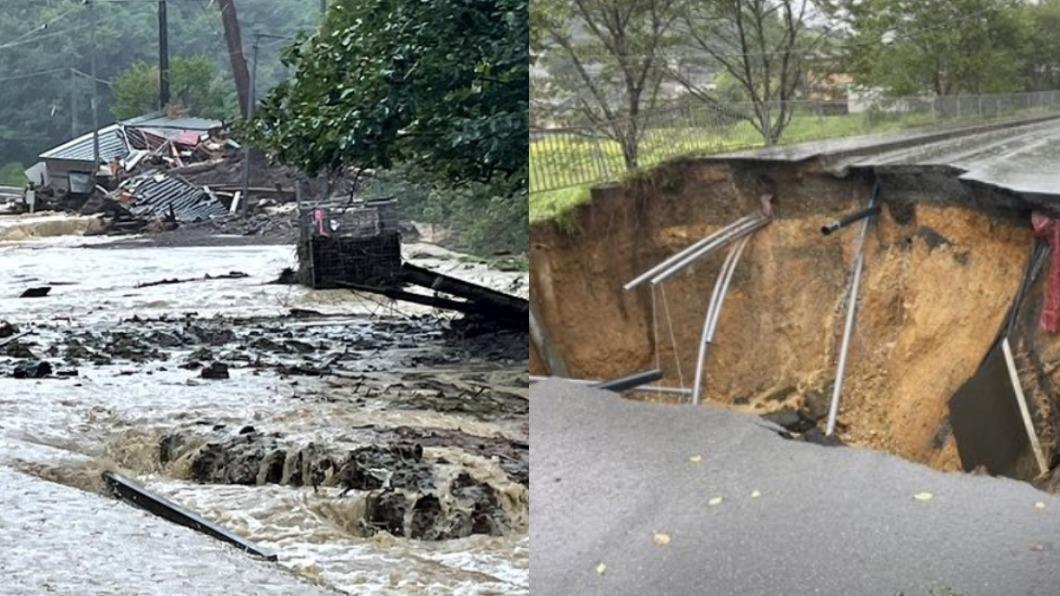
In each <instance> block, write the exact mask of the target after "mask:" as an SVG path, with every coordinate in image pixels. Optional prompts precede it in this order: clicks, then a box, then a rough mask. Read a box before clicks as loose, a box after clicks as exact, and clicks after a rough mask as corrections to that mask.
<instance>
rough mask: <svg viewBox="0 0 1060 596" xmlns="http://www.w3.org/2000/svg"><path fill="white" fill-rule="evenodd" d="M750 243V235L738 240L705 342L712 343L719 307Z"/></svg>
mask: <svg viewBox="0 0 1060 596" xmlns="http://www.w3.org/2000/svg"><path fill="white" fill-rule="evenodd" d="M750 241H751V235H750V234H748V235H747V236H744V237H743V238H741V239H740V244H739V245H738V246H737V249H736V257H735V258H734V259H733V261H732V265H731V266H730V267H729V273H728V275H726V276H725V284H724V285H723V286H722V287H721V295H720V296H718V305H717V307H715V309H714V319H713V320H712V321H711V322H710V334H709V335H707V342H708V343H713V342H714V331H715V330H716V329H717V328H718V320H719V319H721V306H722V304H724V303H725V296H727V295H728V294H729V284H730V283H732V276H733V274H734V273H736V266H737V265H739V264H740V256H741V255H743V251H744V248H746V247H747V243H748V242H750Z"/></svg>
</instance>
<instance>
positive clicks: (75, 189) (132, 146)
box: [26, 114, 230, 195]
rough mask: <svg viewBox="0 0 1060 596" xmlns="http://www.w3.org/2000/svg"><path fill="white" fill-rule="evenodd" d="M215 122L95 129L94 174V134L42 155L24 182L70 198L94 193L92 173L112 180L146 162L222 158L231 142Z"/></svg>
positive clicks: (147, 122) (151, 122)
mask: <svg viewBox="0 0 1060 596" xmlns="http://www.w3.org/2000/svg"><path fill="white" fill-rule="evenodd" d="M225 130H226V126H225V124H224V123H223V122H220V121H218V120H208V119H205V118H193V117H170V116H164V115H159V114H151V115H147V116H141V117H138V118H133V119H131V120H125V121H122V122H116V123H114V124H111V125H110V126H106V127H104V128H101V129H99V159H100V162H102V164H104V165H102V166H101V167H100V169H99V170H98V171H97V172H93V164H92V162H93V158H94V153H95V147H94V139H93V136H94V135H93V134H92V132H88V133H85V134H83V135H81V136H80V137H77V138H76V139H73V140H71V141H67V142H66V143H64V144H62V145H59V146H58V147H55V148H53V149H49V150H47V151H45V152H44V153H41V154H40V160H41V161H40V162H39V163H37V164H36V165H35V166H33V167H32V168H30V169H29V170H27V171H26V178H27V179H28V180H29V182H30V183H31V184H33V185H34V186H35V187H37V188H40V189H48V190H51V191H52V192H54V193H61V192H64V193H67V194H70V195H88V194H92V192H93V190H94V188H93V187H92V175H93V173H95V174H96V175H97V176H104V177H114V176H120V175H121V173H122V172H132V171H135V170H136V169H137V168H139V167H140V166H141V165H143V164H144V163H149V164H154V165H158V166H163V165H164V166H167V167H180V166H183V165H185V163H191V162H198V161H206V160H209V159H214V158H217V157H221V156H222V154H223V150H224V149H225V147H226V146H227V145H228V144H229V143H230V141H228V140H227V139H226V138H225V132H224V131H225Z"/></svg>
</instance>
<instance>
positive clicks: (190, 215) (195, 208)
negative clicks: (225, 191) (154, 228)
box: [122, 172, 228, 222]
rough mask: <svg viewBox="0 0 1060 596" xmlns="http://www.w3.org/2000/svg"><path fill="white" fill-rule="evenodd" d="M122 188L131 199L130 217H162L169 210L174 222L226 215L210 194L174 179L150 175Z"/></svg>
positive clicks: (154, 174)
mask: <svg viewBox="0 0 1060 596" xmlns="http://www.w3.org/2000/svg"><path fill="white" fill-rule="evenodd" d="M122 187H123V188H124V189H125V190H126V191H128V192H131V193H132V194H133V195H134V196H135V200H134V201H133V203H132V205H131V206H130V207H129V211H131V212H132V213H133V215H138V216H148V217H165V216H167V215H169V213H170V211H172V212H173V215H174V217H176V218H177V221H181V222H189V221H200V220H204V219H208V218H210V217H213V216H217V215H224V214H225V213H227V212H228V210H227V209H225V206H224V205H223V204H221V202H220V201H218V200H217V199H216V198H214V197H213V196H212V195H210V194H209V193H207V192H206V191H204V190H202V189H201V188H199V187H197V186H194V185H192V184H191V183H189V182H187V181H186V180H184V179H182V178H180V177H177V176H170V175H167V174H161V173H158V172H150V173H147V174H144V175H141V176H137V177H136V178H132V179H130V180H129V181H128V182H126V183H125V184H123V185H122Z"/></svg>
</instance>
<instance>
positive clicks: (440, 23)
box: [247, 0, 529, 225]
mask: <svg viewBox="0 0 1060 596" xmlns="http://www.w3.org/2000/svg"><path fill="white" fill-rule="evenodd" d="M526 10H527V4H526V0H437V1H434V2H420V1H417V0H367V1H366V0H338V1H337V2H334V3H332V4H331V7H330V9H329V12H328V17H327V20H326V21H325V24H324V26H323V28H322V30H321V32H320V33H319V34H318V35H316V36H315V37H313V38H310V39H307V40H304V42H303V43H299V44H295V45H294V46H292V47H291V48H289V50H288V52H287V53H286V56H285V59H286V61H287V63H288V64H289V65H290V67H291V68H292V69H293V70H294V71H295V72H294V75H293V78H292V79H291V80H290V81H289V82H287V83H284V84H281V85H279V86H278V87H277V88H276V89H275V90H274V91H273V92H272V93H271V94H270V95H269V96H268V97H267V98H266V99H265V101H264V102H263V104H262V106H261V107H260V108H259V110H258V114H257V117H256V118H255V119H254V120H253V122H251V123H250V126H248V131H247V132H248V135H249V137H250V139H251V140H252V141H254V142H256V143H258V144H260V145H262V146H263V147H264V148H266V149H268V150H270V151H272V152H273V153H275V154H276V155H277V156H278V157H279V159H281V160H282V161H284V162H286V163H289V164H293V165H296V166H299V167H301V168H302V169H304V170H306V171H307V172H308V173H310V174H315V173H318V172H321V171H325V172H337V171H340V170H342V169H345V168H348V167H355V168H389V167H392V166H393V165H394V164H395V163H399V162H406V163H409V164H412V165H414V166H415V167H417V168H419V169H420V170H422V171H423V172H425V173H427V174H428V175H429V176H430V177H431V178H432V179H433V180H434V181H435V182H436V183H438V184H441V185H444V186H455V185H460V184H464V183H469V182H477V183H488V184H490V185H491V186H493V187H494V188H496V189H497V192H496V194H498V195H501V196H513V197H514V196H517V195H518V193H519V191H520V190H521V189H523V188H525V187H526V180H527V169H526V168H527V153H528V151H527V144H528V139H527V133H526V131H527V107H528V101H527V85H528V60H529V56H528V50H527V45H528V27H527V16H526ZM513 200H514V199H513ZM523 223H524V225H525V220H524V222H523Z"/></svg>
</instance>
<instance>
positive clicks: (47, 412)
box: [0, 219, 529, 594]
mask: <svg viewBox="0 0 1060 596" xmlns="http://www.w3.org/2000/svg"><path fill="white" fill-rule="evenodd" d="M46 227H47V229H48V230H49V231H51V232H52V233H54V231H55V230H61V231H62V233H66V232H67V231H68V230H69V229H76V227H75V226H71V227H70V228H68V227H67V226H66V224H57V223H56V222H55V220H54V219H49V220H48V221H47V223H46ZM2 229H4V225H3V224H2V223H0V230H2ZM19 229H20V231H19V233H18V235H17V238H16V239H9V240H7V241H0V320H6V321H9V322H10V323H12V324H14V325H15V326H16V327H17V328H18V330H19V331H20V332H23V331H29V332H30V333H29V335H27V336H25V337H22V338H20V339H18V340H16V341H14V342H10V343H8V344H7V345H6V346H4V347H0V486H2V487H4V488H0V553H3V554H2V555H0V584H2V585H5V586H8V587H11V586H14V587H13V588H11V589H13V590H14V592H13V593H26V594H36V593H59V594H86V593H93V594H94V593H100V594H130V593H136V594H140V593H159V594H173V593H189V594H191V593H194V594H215V593H216V594H220V593H226V594H231V593H239V594H244V593H246V594H254V593H277V594H294V593H305V594H312V593H317V592H322V593H351V594H525V593H528V592H529V568H528V566H529V557H528V549H529V539H528V537H527V526H528V523H529V521H528V500H529V496H528V494H529V489H528V482H529V481H528V478H527V476H528V465H529V459H528V456H529V453H528V448H527V443H526V442H527V425H528V414H527V406H526V397H527V377H526V358H527V356H526V345H527V344H526V337H525V334H513V333H496V332H494V333H487V334H475V333H473V332H471V331H470V330H466V329H464V328H463V327H462V326H460V325H459V324H450V322H449V321H448V315H441V314H440V313H437V312H432V311H430V310H428V309H425V308H422V307H414V306H409V305H404V304H393V303H386V302H384V301H382V300H381V299H380V298H378V297H373V296H360V295H354V294H352V293H350V292H346V291H338V290H336V291H312V290H308V289H306V288H302V287H300V286H292V285H280V284H272V283H269V282H271V281H272V280H274V279H275V278H276V277H277V275H278V274H279V272H280V271H281V270H282V269H283V268H284V267H290V266H293V264H294V263H293V260H294V250H293V247H291V246H270V245H262V246H224V245H220V246H209V247H155V246H151V245H150V243H144V244H143V245H137V244H135V243H128V242H125V243H122V244H121V246H120V247H115V246H111V245H110V241H109V240H106V239H92V238H84V237H79V236H71V235H65V236H50V237H45V238H34V233H33V229H34V228H33V225H32V223H29V224H27V223H26V222H25V221H23V222H22V224H21V225H20V228H19ZM13 236H14V234H11V235H9V238H10V237H13ZM406 256H407V257H409V258H410V259H412V260H413V261H414V262H416V263H417V264H420V265H423V266H426V267H430V268H433V269H436V270H438V271H441V272H443V273H448V274H450V275H454V276H457V277H462V278H464V279H468V280H471V281H476V282H479V283H484V284H486V285H490V286H491V287H494V288H495V289H498V290H503V291H507V292H512V293H516V294H521V295H523V296H525V295H526V288H527V286H526V275H525V274H521V273H503V272H498V271H493V270H490V269H488V268H486V267H485V266H483V265H480V264H475V263H470V262H467V260H466V259H462V258H459V257H458V256H457V255H454V254H452V253H448V252H446V251H444V250H441V249H438V248H437V247H433V246H428V245H411V246H408V247H406ZM235 271H238V272H241V273H244V274H246V276H245V277H238V278H227V277H226V278H221V279H208V278H206V277H205V276H207V275H210V276H219V275H227V274H230V273H231V272H235ZM164 280H169V281H173V280H178V281H179V282H180V283H158V282H161V281H164ZM44 285H49V286H52V291H51V293H50V295H49V296H47V297H45V298H36V299H31V298H19V294H20V293H21V292H22V291H23V290H24V289H26V288H28V287H33V286H44ZM2 341H4V340H2V339H0V342H2ZM37 361H46V362H48V363H49V365H50V366H51V368H52V374H51V375H50V376H48V377H46V378H40V379H35V378H18V379H16V378H13V376H12V373H13V371H14V370H15V368H16V367H17V366H19V365H20V364H23V363H26V362H37ZM215 363H216V364H217V365H223V367H224V368H226V369H227V378H212V377H213V376H214V375H210V374H208V371H210V370H212V367H213V366H214V365H215ZM220 376H222V377H223V376H224V375H220ZM105 470H114V471H118V472H121V473H124V474H126V475H128V476H130V477H133V478H135V479H137V480H138V481H139V482H141V483H143V484H145V485H146V486H147V487H148V488H150V489H152V490H154V491H156V492H159V493H161V494H163V495H164V496H166V497H168V498H170V499H172V500H174V501H176V502H178V503H180V504H183V505H185V506H187V507H189V508H191V509H193V510H195V511H197V512H199V513H201V514H203V515H204V516H206V517H208V518H210V519H212V520H214V521H216V522H219V523H220V524H222V525H224V526H226V527H228V528H229V529H231V530H234V531H235V532H237V533H238V534H240V535H242V536H243V537H245V538H248V539H249V540H251V541H253V542H255V543H257V544H258V545H259V546H262V547H264V548H266V549H271V550H273V551H275V552H276V553H277V555H278V562H277V563H268V562H264V561H258V560H255V559H253V558H252V557H249V556H246V555H244V554H242V553H240V552H239V551H237V550H235V549H233V548H230V547H228V546H225V545H222V544H220V543H218V542H216V541H214V540H212V539H210V538H207V537H205V536H202V535H199V534H196V533H194V532H192V531H191V530H187V529H184V528H180V527H177V526H173V525H171V524H168V523H166V522H163V521H161V520H159V519H157V518H154V517H152V516H150V515H149V514H147V513H144V512H142V511H139V510H137V509H134V508H132V507H130V506H128V505H125V504H123V503H121V502H119V501H116V500H114V499H113V498H111V496H110V494H109V492H108V491H107V490H106V488H105V486H104V483H103V482H102V480H101V473H102V472H103V471H105ZM5 542H7V543H8V544H5ZM77 570H81V571H77ZM87 585H91V586H96V587H94V588H92V589H89V590H87V591H86V589H85V586H87ZM7 589H8V588H7V587H5V589H4V590H5V591H3V593H5V594H6V593H9V592H7V591H6V590H7Z"/></svg>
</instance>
